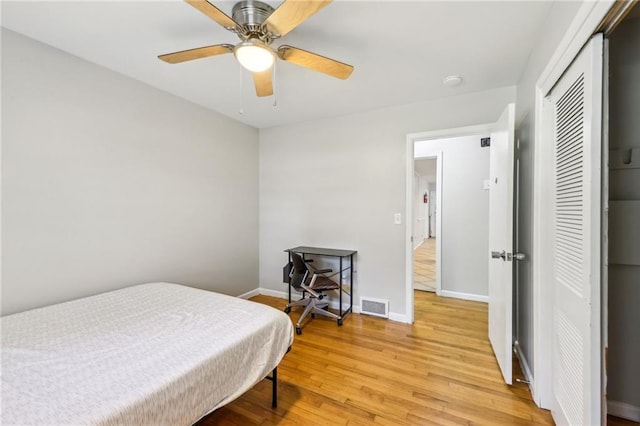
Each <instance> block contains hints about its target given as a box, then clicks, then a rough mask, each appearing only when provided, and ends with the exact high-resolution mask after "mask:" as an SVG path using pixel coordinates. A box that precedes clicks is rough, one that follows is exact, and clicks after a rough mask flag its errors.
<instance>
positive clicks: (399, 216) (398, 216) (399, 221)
mask: <svg viewBox="0 0 640 426" xmlns="http://www.w3.org/2000/svg"><path fill="white" fill-rule="evenodd" d="M393 223H395V224H396V225H402V214H400V213H395V214H394V215H393Z"/></svg>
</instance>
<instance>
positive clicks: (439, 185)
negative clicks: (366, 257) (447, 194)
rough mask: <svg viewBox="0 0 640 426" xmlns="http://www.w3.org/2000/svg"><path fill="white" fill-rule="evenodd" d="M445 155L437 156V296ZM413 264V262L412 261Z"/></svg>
mask: <svg viewBox="0 0 640 426" xmlns="http://www.w3.org/2000/svg"><path fill="white" fill-rule="evenodd" d="M443 155H444V154H443V153H442V151H439V152H438V155H437V156H436V294H437V295H438V296H439V295H440V294H442V198H443V197H442V176H443V173H442V164H443V161H444V160H443ZM411 263H412V264H413V260H412V261H411Z"/></svg>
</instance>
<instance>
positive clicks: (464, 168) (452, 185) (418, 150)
mask: <svg viewBox="0 0 640 426" xmlns="http://www.w3.org/2000/svg"><path fill="white" fill-rule="evenodd" d="M497 118H498V116H496V117H495V118H494V121H495V120H496V119H497ZM487 136H489V135H478V136H464V137H457V138H448V139H438V140H430V141H417V142H416V143H415V148H414V155H415V157H416V158H420V157H429V156H432V155H435V154H437V152H438V151H442V194H440V197H441V205H442V211H441V212H440V214H442V234H441V235H439V236H438V238H441V241H440V244H441V246H442V253H441V259H442V264H441V267H440V271H441V282H442V290H443V292H455V293H464V294H473V295H477V296H488V294H489V290H488V289H489V281H488V278H489V257H488V253H489V228H488V224H489V191H487V190H485V189H484V188H483V181H484V180H485V179H489V152H490V151H489V150H490V148H481V147H480V138H481V137H487ZM445 294H446V293H445Z"/></svg>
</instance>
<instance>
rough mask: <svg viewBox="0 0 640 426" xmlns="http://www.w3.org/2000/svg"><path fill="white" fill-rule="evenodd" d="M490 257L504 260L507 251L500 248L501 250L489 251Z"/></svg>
mask: <svg viewBox="0 0 640 426" xmlns="http://www.w3.org/2000/svg"><path fill="white" fill-rule="evenodd" d="M491 258H492V259H502V260H505V259H506V258H507V253H506V252H505V251H504V250H502V251H501V252H500V251H492V252H491Z"/></svg>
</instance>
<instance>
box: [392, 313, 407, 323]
mask: <svg viewBox="0 0 640 426" xmlns="http://www.w3.org/2000/svg"><path fill="white" fill-rule="evenodd" d="M389 319H390V320H391V321H396V322H403V323H405V324H411V321H409V317H408V316H407V315H405V314H399V313H397V312H389Z"/></svg>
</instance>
